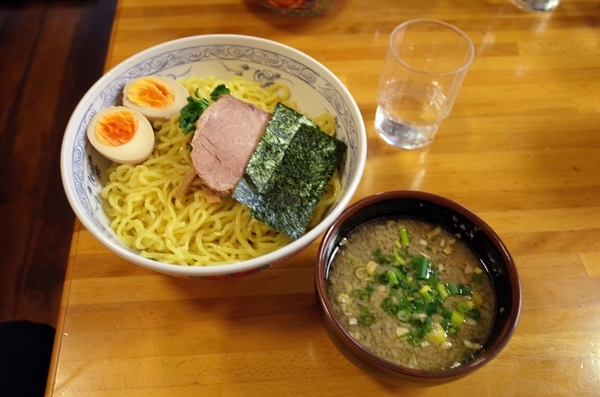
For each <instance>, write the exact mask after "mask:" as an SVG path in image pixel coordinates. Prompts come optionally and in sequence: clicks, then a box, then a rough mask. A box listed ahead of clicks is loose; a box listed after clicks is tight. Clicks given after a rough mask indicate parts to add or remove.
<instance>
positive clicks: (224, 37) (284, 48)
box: [60, 34, 367, 277]
mask: <svg viewBox="0 0 600 397" xmlns="http://www.w3.org/2000/svg"><path fill="white" fill-rule="evenodd" d="M198 42H202V43H206V44H210V43H211V42H212V43H214V44H215V45H220V44H221V43H223V45H227V44H237V45H248V46H249V45H262V46H265V47H267V48H269V49H265V51H271V52H279V53H281V54H284V55H285V56H286V57H289V58H293V59H294V60H296V61H297V62H299V63H302V64H303V65H311V67H313V68H314V66H317V67H318V68H319V71H318V72H315V73H318V74H319V75H320V76H321V77H323V78H324V79H326V80H327V81H328V82H332V83H335V84H336V85H337V86H336V89H337V90H338V91H339V92H340V94H341V95H343V97H344V99H345V100H346V106H348V108H349V110H350V112H351V113H352V114H353V115H354V118H355V122H356V130H357V132H358V134H357V155H358V156H357V158H356V176H355V177H354V178H353V179H352V180H350V184H348V185H346V186H345V188H346V192H345V194H343V195H342V196H341V197H340V198H339V199H338V201H337V203H335V205H334V207H332V208H331V209H330V212H329V213H328V214H327V216H326V217H325V218H323V221H321V222H320V223H319V224H317V225H316V226H315V227H314V228H312V229H311V230H309V231H308V232H306V233H305V234H304V235H303V236H302V237H300V238H298V239H297V240H294V241H292V242H291V243H289V244H287V245H286V246H284V247H281V248H279V249H277V250H275V251H273V252H271V253H268V254H265V255H262V256H259V257H256V258H252V259H248V260H245V261H240V262H234V263H227V264H219V265H207V266H179V265H175V264H170V263H164V262H158V261H155V260H153V259H149V258H145V257H142V256H141V255H139V254H137V253H134V252H131V251H129V250H127V249H125V248H124V247H121V246H119V245H118V244H115V243H114V242H113V241H111V240H110V239H109V238H107V237H106V236H105V235H104V234H103V233H101V232H100V231H98V230H97V229H96V226H95V225H94V223H93V222H92V221H91V220H90V219H89V218H88V216H87V214H86V213H85V212H84V211H83V209H82V208H80V206H79V204H78V201H77V197H76V195H75V192H74V191H75V187H74V182H73V177H72V174H71V172H70V171H71V164H70V162H69V161H70V158H71V153H69V152H68V149H69V147H70V145H71V144H72V142H73V141H74V138H75V136H76V133H77V129H78V127H79V125H80V123H79V122H78V121H79V118H78V117H76V115H78V114H80V113H81V112H82V111H84V110H85V107H86V106H88V104H89V103H90V101H91V100H92V98H93V97H94V96H95V95H98V93H99V92H100V87H102V86H104V85H106V84H107V83H108V82H110V81H112V80H113V79H114V77H113V76H114V75H119V73H122V72H124V71H125V70H127V69H128V68H130V67H131V65H134V64H136V63H138V62H139V61H141V60H143V59H145V58H147V57H149V56H150V55H151V54H154V53H156V52H157V51H161V50H164V51H166V50H168V49H169V48H173V47H174V48H183V47H185V46H193V45H199V44H198ZM366 157H367V134H366V128H365V123H364V120H363V118H362V113H361V112H360V109H359V108H358V105H357V103H356V101H355V99H354V97H353V96H352V95H351V93H350V91H349V90H348V88H347V87H346V86H345V85H344V84H343V83H342V82H341V80H340V79H339V78H338V77H337V76H336V75H335V74H333V72H331V71H330V70H329V69H328V68H327V67H326V66H325V65H324V64H322V63H321V62H319V61H317V60H316V59H315V58H313V57H311V56H309V55H307V54H305V53H303V52H301V51H299V50H297V49H295V48H293V47H291V46H288V45H286V44H283V43H279V42H276V41H273V40H269V39H265V38H261V37H255V36H248V35H238V34H206V35H194V36H187V37H182V38H178V39H174V40H169V41H166V42H163V43H160V44H156V45H154V46H151V47H149V48H146V49H144V50H142V51H140V52H137V53H135V54H133V55H131V56H129V57H128V58H126V59H124V60H122V61H121V62H119V63H118V64H117V65H115V66H113V67H112V68H111V69H110V70H108V71H107V72H106V73H104V74H103V75H102V76H101V77H100V78H99V79H98V80H97V81H96V82H95V83H94V84H93V85H92V86H91V87H90V88H89V89H88V91H87V92H86V93H85V94H84V96H83V97H82V98H81V99H80V101H79V103H78V104H77V106H76V107H75V109H74V110H73V112H72V114H71V116H70V118H69V121H68V123H67V126H66V128H65V133H64V135H63V140H62V144H61V158H60V167H61V179H62V183H63V188H64V190H65V194H66V196H67V199H68V201H69V203H70V205H71V208H72V209H73V211H74V212H75V215H76V216H77V218H78V219H79V221H80V222H81V224H82V225H83V226H84V227H85V228H86V230H88V231H89V232H90V233H91V234H92V235H93V236H94V237H95V238H96V239H97V240H98V241H100V242H101V243H102V244H103V245H104V246H106V247H107V248H109V249H110V250H111V251H112V252H114V253H116V254H117V255H119V256H120V257H122V258H124V259H126V260H128V261H130V262H132V263H135V264H137V265H140V266H142V267H145V268H148V269H151V270H154V271H156V272H159V273H165V274H170V275H175V276H182V277H200V276H223V275H233V274H240V273H246V272H252V271H254V270H257V269H258V270H260V269H262V268H267V267H270V266H271V265H272V264H274V263H278V262H281V261H283V260H285V259H288V258H290V257H292V256H294V255H295V254H296V253H298V252H299V251H301V250H303V249H304V248H306V246H308V245H309V244H310V243H312V242H313V241H315V240H316V239H317V238H318V237H319V236H320V235H321V234H322V233H323V232H325V231H326V230H327V228H328V226H329V224H330V223H331V222H333V221H334V220H335V219H336V218H337V217H338V216H339V215H340V214H341V213H342V212H343V210H344V209H345V208H346V206H347V205H348V203H349V202H350V200H351V199H352V197H353V196H354V194H355V192H356V190H357V188H358V185H359V183H360V180H361V178H362V175H363V172H364V167H365V163H366Z"/></svg>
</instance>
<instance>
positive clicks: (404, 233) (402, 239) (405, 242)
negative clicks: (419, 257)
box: [400, 227, 410, 247]
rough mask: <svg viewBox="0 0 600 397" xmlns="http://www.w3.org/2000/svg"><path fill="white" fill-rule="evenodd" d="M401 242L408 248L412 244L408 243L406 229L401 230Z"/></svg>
mask: <svg viewBox="0 0 600 397" xmlns="http://www.w3.org/2000/svg"><path fill="white" fill-rule="evenodd" d="M400 241H402V245H403V246H405V247H408V245H409V244H410V243H409V241H408V231H407V230H406V228H404V227H403V228H401V229H400Z"/></svg>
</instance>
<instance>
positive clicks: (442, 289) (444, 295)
mask: <svg viewBox="0 0 600 397" xmlns="http://www.w3.org/2000/svg"><path fill="white" fill-rule="evenodd" d="M435 289H436V290H437V292H438V294H440V297H441V298H442V299H445V298H447V297H448V296H449V295H450V294H449V293H448V289H446V286H445V285H444V284H438V285H436V286H435Z"/></svg>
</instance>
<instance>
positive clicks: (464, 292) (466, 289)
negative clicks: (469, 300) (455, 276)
mask: <svg viewBox="0 0 600 397" xmlns="http://www.w3.org/2000/svg"><path fill="white" fill-rule="evenodd" d="M458 292H459V293H460V294H461V295H471V294H472V293H473V290H471V288H470V287H469V286H468V285H463V284H461V285H460V286H459V287H458Z"/></svg>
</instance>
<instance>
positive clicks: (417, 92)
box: [375, 19, 475, 149]
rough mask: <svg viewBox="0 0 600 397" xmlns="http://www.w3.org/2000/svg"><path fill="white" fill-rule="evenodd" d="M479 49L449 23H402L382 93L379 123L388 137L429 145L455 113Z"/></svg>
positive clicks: (410, 145)
mask: <svg viewBox="0 0 600 397" xmlns="http://www.w3.org/2000/svg"><path fill="white" fill-rule="evenodd" d="M474 53H475V51H474V48H473V43H472V42H471V40H470V39H469V37H468V36H467V35H466V34H465V33H463V32H462V31H460V30H459V29H457V28H456V27H454V26H452V25H450V24H448V23H445V22H442V21H436V20H429V19H418V20H411V21H407V22H404V23H402V24H400V25H398V26H397V27H396V28H395V29H394V31H393V32H392V34H391V35H390V38H389V44H388V48H387V52H386V56H385V60H384V65H383V71H382V73H381V79H380V82H379V89H378V92H377V97H378V98H377V101H378V107H377V112H376V114H375V127H376V129H377V132H378V133H379V135H380V136H381V137H382V138H383V140H385V141H386V142H387V143H389V144H391V145H393V146H396V147H399V148H404V149H417V148H421V147H424V146H426V145H428V144H429V143H430V142H431V141H432V140H433V138H434V137H435V134H436V132H437V130H438V127H439V125H440V123H441V122H442V120H444V119H445V118H446V117H447V116H448V115H449V114H450V110H452V106H453V105H454V102H455V100H456V97H457V95H458V92H459V90H460V87H461V85H462V82H463V80H464V78H465V75H466V73H467V69H468V68H469V65H470V64H471V61H472V60H473V56H474Z"/></svg>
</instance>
